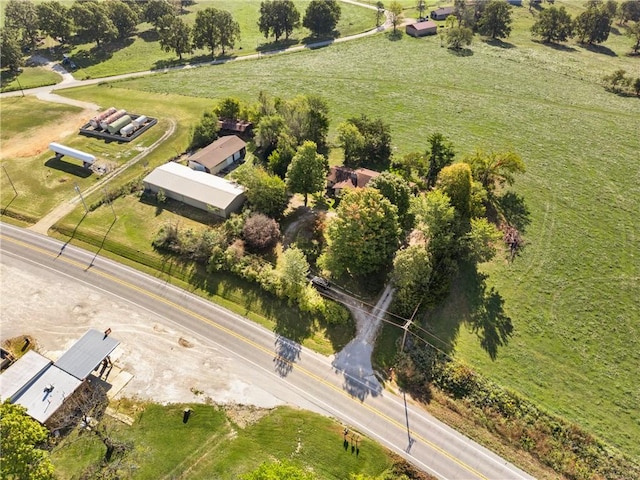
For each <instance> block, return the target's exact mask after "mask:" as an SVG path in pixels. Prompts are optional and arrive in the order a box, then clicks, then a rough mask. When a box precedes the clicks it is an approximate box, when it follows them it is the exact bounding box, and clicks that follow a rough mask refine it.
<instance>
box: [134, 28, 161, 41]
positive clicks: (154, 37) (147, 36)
mask: <svg viewBox="0 0 640 480" xmlns="http://www.w3.org/2000/svg"><path fill="white" fill-rule="evenodd" d="M138 37H140V38H141V39H142V40H144V41H145V42H157V41H158V40H159V39H160V35H158V32H156V31H155V29H153V28H150V29H149V30H145V31H144V32H140V33H138Z"/></svg>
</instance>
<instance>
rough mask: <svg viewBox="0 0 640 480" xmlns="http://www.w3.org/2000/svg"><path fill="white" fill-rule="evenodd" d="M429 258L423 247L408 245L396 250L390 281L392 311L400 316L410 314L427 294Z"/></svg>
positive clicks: (429, 276)
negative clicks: (393, 288) (392, 288)
mask: <svg viewBox="0 0 640 480" xmlns="http://www.w3.org/2000/svg"><path fill="white" fill-rule="evenodd" d="M431 271H432V266H431V257H430V255H429V252H427V249H426V248H425V246H424V245H410V246H408V247H406V248H403V249H402V250H398V252H397V253H396V256H395V258H394V259H393V271H392V273H391V281H392V282H393V286H394V287H395V293H394V295H393V305H394V310H395V311H396V312H397V313H398V314H399V315H402V316H405V317H408V316H410V315H411V314H412V312H413V311H414V309H415V308H416V306H417V305H419V304H420V303H421V302H422V301H423V300H424V299H425V298H426V296H427V294H428V291H429V290H428V287H429V280H430V278H431Z"/></svg>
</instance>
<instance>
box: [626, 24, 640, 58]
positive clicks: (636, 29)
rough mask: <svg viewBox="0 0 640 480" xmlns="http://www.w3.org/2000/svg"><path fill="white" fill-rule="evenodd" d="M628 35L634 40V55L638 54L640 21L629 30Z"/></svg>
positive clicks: (639, 48)
mask: <svg viewBox="0 0 640 480" xmlns="http://www.w3.org/2000/svg"><path fill="white" fill-rule="evenodd" d="M627 35H629V37H631V38H632V39H633V42H634V45H633V47H632V48H633V53H634V54H637V53H638V50H640V21H637V22H635V23H633V24H632V25H631V26H629V28H628V29H627Z"/></svg>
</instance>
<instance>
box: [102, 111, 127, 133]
mask: <svg viewBox="0 0 640 480" xmlns="http://www.w3.org/2000/svg"><path fill="white" fill-rule="evenodd" d="M126 113H127V111H126V110H118V111H117V112H116V113H112V114H111V115H109V116H108V117H107V118H105V119H104V120H102V121H101V122H100V128H101V129H103V130H106V129H107V128H108V127H109V125H111V124H112V123H113V122H115V121H116V120H118V119H119V118H120V117H124V116H125V115H126Z"/></svg>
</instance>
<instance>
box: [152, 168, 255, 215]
mask: <svg viewBox="0 0 640 480" xmlns="http://www.w3.org/2000/svg"><path fill="white" fill-rule="evenodd" d="M144 182H146V183H149V184H152V185H155V186H156V187H158V188H161V189H162V190H169V191H172V192H175V193H178V194H180V195H183V196H185V197H189V198H192V199H194V200H197V201H199V202H202V203H205V204H208V205H211V206H213V207H217V208H219V209H221V210H226V209H227V207H229V205H231V203H232V202H233V201H234V200H235V199H236V198H237V197H238V196H239V195H242V194H243V193H244V188H242V187H241V186H239V185H237V184H235V183H233V182H230V181H228V180H225V179H224V178H220V177H216V176H215V175H210V174H208V173H205V172H197V171H195V170H192V169H190V168H189V167H185V166H184V165H180V164H179V163H175V162H169V163H165V164H164V165H161V166H159V167H158V168H156V169H154V170H153V172H151V173H150V174H149V175H147V176H146V177H145V178H144Z"/></svg>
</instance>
